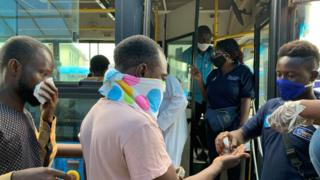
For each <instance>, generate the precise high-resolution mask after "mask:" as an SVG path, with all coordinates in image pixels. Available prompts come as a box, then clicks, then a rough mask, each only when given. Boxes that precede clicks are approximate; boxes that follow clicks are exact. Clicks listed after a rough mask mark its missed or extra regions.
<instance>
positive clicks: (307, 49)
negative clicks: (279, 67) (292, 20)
mask: <svg viewBox="0 0 320 180" xmlns="http://www.w3.org/2000/svg"><path fill="white" fill-rule="evenodd" d="M284 56H288V57H292V58H301V59H303V60H304V62H303V63H308V65H309V66H308V67H309V68H310V70H318V68H319V61H320V54H319V49H318V48H317V47H316V46H315V45H313V44H312V43H310V42H308V41H304V40H296V41H291V42H288V43H286V44H284V45H283V46H281V47H280V49H279V51H278V58H281V57H284ZM309 62H310V63H309Z"/></svg>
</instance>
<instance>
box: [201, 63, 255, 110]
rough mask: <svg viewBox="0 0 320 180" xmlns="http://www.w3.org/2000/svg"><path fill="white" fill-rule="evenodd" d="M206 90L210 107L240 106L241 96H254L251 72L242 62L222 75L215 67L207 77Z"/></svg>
mask: <svg viewBox="0 0 320 180" xmlns="http://www.w3.org/2000/svg"><path fill="white" fill-rule="evenodd" d="M206 90H207V97H208V104H209V108H211V109H219V108H225V107H231V106H240V101H241V98H253V97H254V80H253V74H252V73H251V71H250V69H249V68H248V67H247V66H246V65H243V64H238V65H237V66H236V67H235V68H234V69H233V70H232V71H230V72H229V73H227V74H224V75H223V74H222V73H221V70H220V69H215V70H213V71H211V73H210V74H209V76H208V78H207V83H206Z"/></svg>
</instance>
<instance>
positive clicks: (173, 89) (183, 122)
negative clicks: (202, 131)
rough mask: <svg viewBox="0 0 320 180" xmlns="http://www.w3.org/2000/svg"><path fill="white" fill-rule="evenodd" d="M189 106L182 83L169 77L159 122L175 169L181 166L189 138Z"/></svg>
mask: <svg viewBox="0 0 320 180" xmlns="http://www.w3.org/2000/svg"><path fill="white" fill-rule="evenodd" d="M187 105H188V100H187V97H186V96H185V95H184V92H183V89H182V86H181V84H180V82H179V81H178V80H177V79H176V78H175V77H174V76H172V75H168V76H167V78H166V91H165V93H164V96H163V101H162V103H161V106H160V109H159V116H158V120H157V122H158V125H159V127H160V129H161V130H162V134H163V137H164V142H165V144H166V149H167V152H168V154H169V156H170V158H171V160H172V164H173V166H174V167H175V168H178V167H179V166H180V163H181V157H182V153H183V149H184V145H185V143H186V141H187V138H188V124H187V118H186V112H185V110H186V108H187Z"/></svg>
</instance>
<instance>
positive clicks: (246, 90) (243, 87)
mask: <svg viewBox="0 0 320 180" xmlns="http://www.w3.org/2000/svg"><path fill="white" fill-rule="evenodd" d="M240 96H241V100H240V103H241V104H240V126H242V125H243V124H244V123H245V122H246V121H247V119H248V118H249V113H250V104H251V99H252V98H254V79H253V74H252V73H251V71H250V70H249V68H247V67H244V71H243V73H242V76H241V84H240Z"/></svg>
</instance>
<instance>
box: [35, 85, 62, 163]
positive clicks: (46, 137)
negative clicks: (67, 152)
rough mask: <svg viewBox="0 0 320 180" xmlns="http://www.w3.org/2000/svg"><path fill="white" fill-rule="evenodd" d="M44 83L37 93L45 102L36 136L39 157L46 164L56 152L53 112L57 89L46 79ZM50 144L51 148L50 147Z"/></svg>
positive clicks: (55, 104)
mask: <svg viewBox="0 0 320 180" xmlns="http://www.w3.org/2000/svg"><path fill="white" fill-rule="evenodd" d="M44 84H45V85H44V86H41V90H42V92H43V93H42V94H40V93H39V95H40V96H42V97H43V98H45V100H46V103H45V104H43V105H42V106H41V110H42V111H41V120H40V127H39V133H38V134H37V137H38V142H39V144H40V158H41V160H42V162H43V165H44V166H48V165H49V164H50V162H51V161H52V160H53V158H54V156H55V155H56V152H57V147H56V142H55V128H56V118H55V117H54V112H55V109H56V106H57V104H58V89H57V88H56V87H54V86H53V85H52V84H50V83H48V82H46V81H44ZM50 144H51V146H52V149H50Z"/></svg>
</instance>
